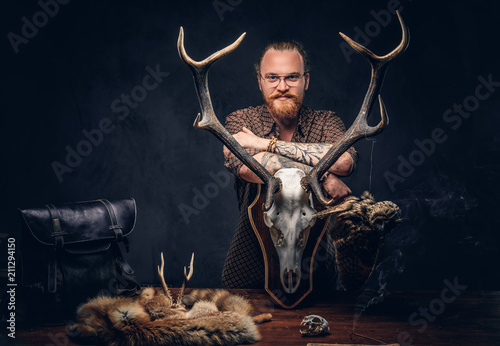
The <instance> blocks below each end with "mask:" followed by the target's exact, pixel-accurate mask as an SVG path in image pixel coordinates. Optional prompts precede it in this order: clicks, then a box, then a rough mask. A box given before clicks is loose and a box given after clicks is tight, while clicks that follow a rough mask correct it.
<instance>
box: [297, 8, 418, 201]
mask: <svg viewBox="0 0 500 346" xmlns="http://www.w3.org/2000/svg"><path fill="white" fill-rule="evenodd" d="M396 13H397V15H398V18H399V23H400V24H401V30H402V32H403V35H402V36H403V37H402V39H401V43H400V44H399V45H398V46H397V47H396V48H395V49H394V50H393V51H392V52H390V53H389V54H387V55H384V56H378V55H375V54H374V53H372V52H371V51H370V50H369V49H367V48H365V47H363V46H362V45H360V44H359V43H357V42H355V41H353V40H352V39H350V38H349V37H347V36H346V35H344V34H343V33H340V36H342V38H343V39H344V40H346V41H347V43H348V44H349V45H350V46H351V47H352V48H353V49H354V50H355V51H357V52H358V53H359V54H361V55H363V56H364V57H365V58H366V59H367V60H368V62H369V63H370V65H371V68H372V74H371V80H370V85H369V87H368V90H367V92H366V95H365V98H364V100H363V104H362V105H361V109H360V111H359V113H358V116H357V117H356V119H355V120H354V122H353V124H352V125H351V127H350V128H349V129H348V130H347V131H346V132H345V134H344V136H342V138H341V139H340V141H339V142H338V143H337V144H336V145H335V146H333V147H332V148H330V150H329V151H328V152H327V153H326V154H325V156H323V157H322V158H321V160H320V161H319V162H318V163H317V164H316V166H315V167H314V168H313V170H312V171H311V172H310V173H309V175H307V176H305V177H304V178H302V179H303V181H302V186H306V187H310V188H311V189H312V191H313V192H314V194H315V195H316V197H317V198H318V200H319V201H320V202H321V203H322V204H323V205H330V204H331V203H332V200H329V199H327V198H326V197H325V196H324V195H323V192H322V190H321V187H320V184H319V181H318V177H321V176H323V174H324V173H325V172H326V171H327V170H328V169H329V168H330V167H331V166H332V165H333V164H334V163H335V162H336V161H337V160H338V158H339V157H340V156H341V155H342V154H343V153H344V152H345V151H346V150H347V149H349V147H350V146H352V145H353V144H354V143H356V142H357V141H358V140H360V139H361V138H363V137H370V136H375V135H376V134H378V133H380V132H382V131H383V130H384V128H385V127H386V126H387V124H388V123H389V118H388V116H387V112H386V109H385V106H384V102H383V101H382V98H381V97H380V95H378V94H379V92H380V89H381V88H382V83H383V81H384V77H385V72H386V70H387V67H388V65H389V63H390V62H391V61H392V60H394V59H395V58H396V57H397V56H399V55H400V54H401V53H403V52H404V50H405V49H406V47H408V43H409V32H408V28H407V27H406V25H405V24H404V22H403V19H402V18H401V15H400V14H399V11H396ZM376 95H378V100H379V104H380V114H381V121H380V123H378V125H377V126H368V123H367V119H368V116H369V114H370V112H371V110H372V107H373V103H374V101H375V97H376Z"/></svg>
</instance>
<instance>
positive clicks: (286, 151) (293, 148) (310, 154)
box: [275, 141, 332, 166]
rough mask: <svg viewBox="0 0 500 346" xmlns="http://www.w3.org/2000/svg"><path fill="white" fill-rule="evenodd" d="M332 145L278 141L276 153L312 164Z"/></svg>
mask: <svg viewBox="0 0 500 346" xmlns="http://www.w3.org/2000/svg"><path fill="white" fill-rule="evenodd" d="M331 147H332V145H331V144H327V143H292V142H284V141H278V142H277V143H276V151H275V152H276V153H277V154H279V155H281V156H284V157H287V158H289V159H292V160H294V161H297V162H300V163H303V164H306V165H308V166H314V165H316V163H318V161H319V160H320V159H321V158H322V157H323V155H325V154H326V153H327V152H328V150H330V148H331Z"/></svg>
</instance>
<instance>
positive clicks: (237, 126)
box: [224, 110, 260, 178]
mask: <svg viewBox="0 0 500 346" xmlns="http://www.w3.org/2000/svg"><path fill="white" fill-rule="evenodd" d="M225 127H226V130H228V131H229V133H230V134H232V135H234V134H236V133H238V132H240V131H241V130H242V129H243V127H246V128H248V129H251V126H249V124H247V121H246V117H245V114H244V112H242V111H241V110H239V111H236V112H233V113H231V114H229V115H228V116H227V118H226V124H225ZM246 151H247V152H248V153H249V154H250V155H252V156H253V155H255V154H257V153H259V152H260V150H257V149H246ZM224 166H225V167H226V169H227V170H228V171H229V172H231V173H233V174H234V175H235V176H236V177H238V178H241V177H240V168H241V166H243V162H241V161H240V159H238V158H237V157H236V156H235V155H234V154H233V153H230V154H229V155H228V156H227V157H225V161H224Z"/></svg>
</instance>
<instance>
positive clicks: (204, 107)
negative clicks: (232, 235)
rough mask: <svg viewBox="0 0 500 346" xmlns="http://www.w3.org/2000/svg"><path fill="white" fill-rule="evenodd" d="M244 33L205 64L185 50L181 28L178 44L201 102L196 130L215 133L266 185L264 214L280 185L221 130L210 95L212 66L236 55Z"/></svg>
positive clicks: (204, 61)
mask: <svg viewBox="0 0 500 346" xmlns="http://www.w3.org/2000/svg"><path fill="white" fill-rule="evenodd" d="M244 37H245V33H243V34H242V35H241V36H240V37H239V38H238V39H237V40H236V41H235V42H233V43H232V44H230V45H229V46H227V47H226V48H223V49H221V50H219V51H218V52H216V53H214V54H212V55H210V56H209V57H208V58H206V59H205V60H203V61H194V60H193V59H191V58H190V57H189V56H188V55H187V53H186V50H185V48H184V29H183V28H182V27H181V29H180V31H179V39H178V40H177V49H178V50H179V55H180V57H181V58H182V60H184V62H185V63H186V64H187V65H188V66H189V68H190V69H191V72H192V73H193V78H194V82H195V85H196V91H197V93H198V101H199V102H200V106H201V121H200V114H198V116H197V117H196V120H195V122H194V127H195V128H197V129H204V130H208V131H210V132H212V133H213V134H214V135H215V137H217V138H218V139H219V140H220V141H221V142H222V143H223V144H224V145H225V146H226V147H227V148H228V149H229V150H230V151H231V152H232V153H233V154H234V155H235V156H236V157H237V158H239V159H240V160H241V161H242V162H243V163H244V164H245V165H246V166H247V167H248V168H250V169H251V170H252V171H253V172H254V173H255V174H256V175H257V176H258V177H259V178H260V179H261V180H262V181H263V182H264V184H266V185H267V196H266V203H265V204H264V208H265V210H266V211H267V210H269V209H270V208H271V205H272V203H273V198H274V194H275V193H276V192H278V191H279V190H280V189H281V181H280V180H279V179H278V178H274V177H273V176H272V175H271V174H270V173H269V172H268V171H267V170H266V169H265V168H264V167H263V166H262V165H261V164H260V163H259V162H258V161H257V160H255V159H254V158H253V156H252V155H250V154H249V153H248V152H247V151H246V150H245V149H243V147H242V146H241V145H240V144H239V143H238V142H237V141H236V140H235V139H234V137H233V136H232V135H231V134H230V133H229V132H228V131H227V130H226V129H225V128H224V126H222V124H221V123H220V122H219V120H218V119H217V116H216V115H215V112H214V109H213V106H212V101H211V99H210V92H209V89H208V70H209V68H210V66H211V65H212V64H213V63H214V62H216V61H217V60H219V59H221V58H222V57H224V56H226V55H227V54H229V53H231V52H232V51H234V50H235V49H236V48H237V47H238V46H239V45H240V43H241V41H243V38H244Z"/></svg>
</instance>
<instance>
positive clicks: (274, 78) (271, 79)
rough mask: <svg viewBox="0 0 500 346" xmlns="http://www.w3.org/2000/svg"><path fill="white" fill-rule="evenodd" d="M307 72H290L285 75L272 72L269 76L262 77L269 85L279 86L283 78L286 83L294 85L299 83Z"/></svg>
mask: <svg viewBox="0 0 500 346" xmlns="http://www.w3.org/2000/svg"><path fill="white" fill-rule="evenodd" d="M305 75H306V74H305V73H303V74H298V73H290V74H285V75H278V74H270V75H267V76H265V77H264V76H262V75H260V77H261V78H262V79H263V80H264V82H265V83H266V85H267V86H269V87H277V86H278V85H279V84H280V82H281V80H282V79H283V80H284V81H285V84H286V85H288V86H290V87H294V86H297V85H299V82H300V80H301V79H302V77H304V76H305Z"/></svg>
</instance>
